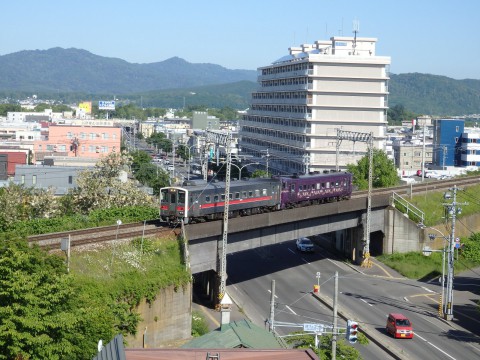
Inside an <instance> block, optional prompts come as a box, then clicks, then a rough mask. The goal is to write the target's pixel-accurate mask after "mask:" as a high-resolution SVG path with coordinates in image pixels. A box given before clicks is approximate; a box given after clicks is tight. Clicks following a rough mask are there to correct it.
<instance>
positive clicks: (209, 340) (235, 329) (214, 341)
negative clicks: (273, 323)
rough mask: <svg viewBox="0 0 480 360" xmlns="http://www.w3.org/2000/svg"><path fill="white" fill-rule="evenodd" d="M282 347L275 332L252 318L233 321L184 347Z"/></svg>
mask: <svg viewBox="0 0 480 360" xmlns="http://www.w3.org/2000/svg"><path fill="white" fill-rule="evenodd" d="M240 347H242V348H251V349H282V348H285V346H284V345H283V343H282V342H281V340H280V339H279V338H277V337H276V336H275V335H274V334H273V333H271V332H269V331H267V330H265V329H263V328H261V327H259V326H257V325H255V324H253V323H252V322H251V321H250V320H246V319H243V320H239V321H233V322H230V323H228V324H223V325H222V326H221V327H219V328H218V329H216V330H214V331H211V332H209V333H208V334H205V335H203V336H200V337H198V338H195V339H193V340H191V341H189V342H188V343H186V344H184V345H183V346H182V348H183V349H233V348H240Z"/></svg>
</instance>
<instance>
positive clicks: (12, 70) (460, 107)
mask: <svg viewBox="0 0 480 360" xmlns="http://www.w3.org/2000/svg"><path fill="white" fill-rule="evenodd" d="M263 65H266V64H259V66H263ZM256 79H257V71H255V70H238V69H237V70H231V69H227V68H225V67H222V66H220V65H215V64H194V63H189V62H187V61H185V60H183V59H181V58H179V57H173V58H170V59H167V60H165V61H161V62H155V63H149V64H136V63H129V62H127V61H125V60H121V59H117V58H109V57H102V56H98V55H94V54H92V53H90V52H88V51H86V50H82V49H74V48H69V49H63V48H58V47H57V48H52V49H49V50H24V51H20V52H16V53H12V54H7V55H3V56H0V96H1V95H3V96H9V97H15V95H18V96H20V94H25V93H30V94H32V93H39V94H45V95H44V96H47V95H46V94H50V96H52V97H53V98H55V96H56V97H63V98H64V99H65V98H68V99H70V100H71V99H75V100H77V101H81V100H88V99H92V100H98V99H102V97H103V98H104V99H105V96H106V95H107V96H108V98H111V96H112V95H113V96H121V97H122V98H126V99H128V100H129V101H133V102H135V103H138V104H140V103H141V104H142V106H157V107H179V106H182V105H185V102H187V104H188V105H193V104H202V105H206V106H209V107H224V106H230V107H233V108H237V109H244V108H247V107H248V106H249V100H250V94H251V92H252V91H254V90H255V89H257V84H256ZM389 92H390V94H389V106H390V107H391V106H394V105H403V106H404V107H405V108H406V109H408V110H410V111H413V112H415V113H418V114H429V115H439V116H455V115H464V114H480V80H475V79H464V80H455V79H451V78H448V77H446V76H438V75H431V74H420V73H409V74H390V81H389ZM182 103H183V104H182Z"/></svg>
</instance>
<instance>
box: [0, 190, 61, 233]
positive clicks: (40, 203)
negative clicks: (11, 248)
mask: <svg viewBox="0 0 480 360" xmlns="http://www.w3.org/2000/svg"><path fill="white" fill-rule="evenodd" d="M0 209H1V211H0V229H2V230H3V231H5V230H7V229H8V228H10V227H11V226H12V225H13V224H14V223H15V222H17V221H22V220H31V219H38V218H52V217H55V216H57V215H60V214H61V212H62V203H61V201H60V200H59V198H57V197H55V195H54V193H53V191H52V189H35V188H33V187H32V188H26V187H24V186H23V185H17V184H14V183H9V184H8V186H7V187H4V188H2V189H0Z"/></svg>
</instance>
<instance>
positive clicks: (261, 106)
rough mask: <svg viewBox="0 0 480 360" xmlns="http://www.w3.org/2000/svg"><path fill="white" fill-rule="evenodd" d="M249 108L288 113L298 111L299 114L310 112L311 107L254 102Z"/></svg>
mask: <svg viewBox="0 0 480 360" xmlns="http://www.w3.org/2000/svg"><path fill="white" fill-rule="evenodd" d="M251 110H254V111H273V112H288V113H299V114H305V113H308V114H311V113H312V109H309V108H307V107H306V106H300V105H266V104H255V105H252V107H251Z"/></svg>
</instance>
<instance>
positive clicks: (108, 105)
mask: <svg viewBox="0 0 480 360" xmlns="http://www.w3.org/2000/svg"><path fill="white" fill-rule="evenodd" d="M98 109H99V110H115V101H114V100H111V101H99V102H98Z"/></svg>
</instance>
